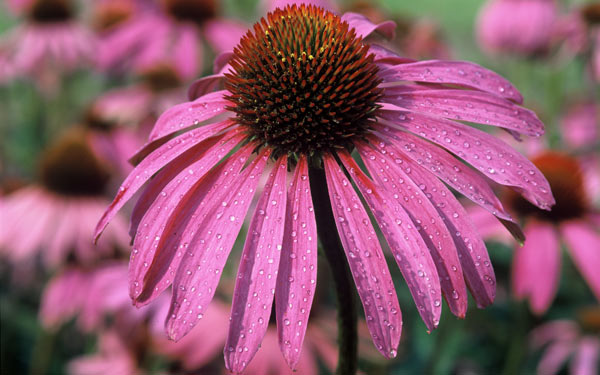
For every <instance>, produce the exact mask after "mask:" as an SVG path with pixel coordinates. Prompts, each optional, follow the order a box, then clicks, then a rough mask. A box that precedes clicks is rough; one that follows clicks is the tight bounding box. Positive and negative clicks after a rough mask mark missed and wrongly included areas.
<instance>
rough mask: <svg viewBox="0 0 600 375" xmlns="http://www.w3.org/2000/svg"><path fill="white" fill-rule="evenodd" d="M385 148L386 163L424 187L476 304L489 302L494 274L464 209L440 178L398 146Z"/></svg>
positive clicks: (456, 295)
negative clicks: (452, 240)
mask: <svg viewBox="0 0 600 375" xmlns="http://www.w3.org/2000/svg"><path fill="white" fill-rule="evenodd" d="M386 149H387V150H386V152H385V153H383V152H382V153H381V155H383V156H384V157H386V158H387V164H388V165H393V164H396V165H398V166H399V168H404V171H405V173H407V175H408V178H409V179H411V180H412V181H414V183H415V184H416V185H417V186H424V187H425V196H426V197H427V198H428V199H429V200H430V201H431V203H432V204H433V205H434V206H435V207H436V209H437V210H438V212H439V214H440V216H441V217H442V218H443V219H444V222H445V224H446V226H447V227H448V230H449V232H450V234H451V235H452V238H453V239H454V243H455V245H456V248H457V250H458V253H459V260H460V263H461V265H462V271H463V273H464V276H465V279H466V281H467V286H468V287H469V289H470V290H471V293H472V294H473V297H475V301H476V302H477V306H478V307H480V308H483V307H485V306H487V305H489V304H491V303H492V302H493V301H494V298H495V296H496V277H495V275H494V270H493V268H492V267H491V262H490V258H489V255H488V253H487V249H486V248H485V244H484V243H483V241H482V239H481V237H480V236H479V235H478V233H477V231H476V229H475V226H474V225H473V223H472V222H471V220H470V219H469V216H468V215H467V213H466V212H465V210H464V208H463V207H462V206H461V205H460V203H459V202H458V201H457V200H456V199H455V198H454V197H453V194H452V192H451V191H450V190H449V189H448V188H447V187H446V186H445V185H444V184H443V183H442V182H441V181H439V180H438V179H437V178H436V177H435V176H433V175H432V174H430V173H429V172H428V171H426V170H423V169H422V168H421V167H420V166H419V165H418V163H417V162H415V161H413V160H412V159H410V158H409V157H408V156H407V155H406V154H404V153H403V152H402V149H401V148H397V147H394V146H391V147H390V146H386ZM409 171H410V173H409ZM490 216H491V215H490ZM492 217H493V216H492ZM482 265H483V267H482ZM450 268H451V269H452V267H450ZM452 270H453V269H452ZM453 271H454V270H453ZM450 295H451V297H452V299H459V298H461V297H460V295H459V294H458V293H452V292H451V293H450ZM446 298H448V295H446Z"/></svg>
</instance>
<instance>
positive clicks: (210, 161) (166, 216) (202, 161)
mask: <svg viewBox="0 0 600 375" xmlns="http://www.w3.org/2000/svg"><path fill="white" fill-rule="evenodd" d="M238 142H239V138H238V137H233V139H231V138H229V139H226V140H224V139H223V137H218V139H215V140H212V139H209V140H206V141H205V142H203V144H205V147H206V149H205V150H206V151H205V153H204V154H202V155H200V156H199V158H198V159H197V160H196V161H192V160H188V161H187V164H186V165H185V166H184V167H183V168H180V169H172V170H171V168H168V170H170V171H172V172H170V173H169V174H168V175H167V176H168V177H171V178H170V179H169V180H168V183H166V184H165V185H163V186H160V185H162V184H160V185H158V187H159V188H160V190H158V189H155V187H154V186H149V187H148V189H149V188H153V189H152V190H153V193H154V191H156V193H157V195H156V196H155V197H154V199H153V200H151V201H150V202H149V203H144V205H147V206H148V208H147V209H146V210H145V213H144V215H143V218H142V219H141V221H140V225H139V229H137V231H136V235H135V240H134V242H133V250H132V253H131V259H130V262H129V274H130V276H129V277H130V288H131V289H130V294H131V297H132V298H133V300H134V301H135V303H136V304H137V305H143V304H145V303H148V302H149V301H151V300H153V299H154V298H155V297H156V296H157V295H158V294H160V293H162V291H163V290H164V288H166V287H167V286H168V285H169V282H168V281H167V280H173V275H172V274H171V273H174V272H175V270H177V267H178V265H179V262H180V261H181V256H179V257H175V253H176V252H177V251H179V252H182V251H184V250H183V249H180V248H179V246H178V245H179V244H178V240H179V239H180V238H181V237H182V236H185V232H184V231H183V230H182V228H181V226H182V225H184V223H186V222H187V219H189V218H190V216H189V215H188V214H187V212H189V211H188V210H190V209H192V208H193V207H195V205H194V204H192V203H191V202H190V200H194V201H197V200H198V199H199V198H200V197H202V196H203V194H202V193H201V191H206V190H207V189H206V188H205V189H200V188H198V184H204V185H205V186H206V185H208V184H207V180H212V179H211V178H208V179H207V180H202V179H203V178H204V176H206V174H207V173H208V172H209V171H210V170H211V168H212V167H213V166H215V165H216V164H217V163H218V162H219V161H220V160H221V159H222V158H223V157H224V156H225V155H227V154H228V153H229V152H230V151H231V150H232V149H233V148H234V147H235V146H236V145H237V143H238ZM164 173H166V169H165V170H164V171H163V172H161V173H160V174H159V176H157V177H162V175H163V174H164ZM161 180H162V179H161ZM161 180H159V181H161ZM201 180H202V182H200V181H201ZM161 182H162V181H161ZM206 187H208V186H206ZM144 193H145V192H144ZM143 198H149V197H146V196H145V194H143V195H142V197H140V200H141V199H143ZM136 208H138V206H136ZM138 212H139V211H138ZM190 231H192V232H193V229H191V228H190ZM167 265H168V270H170V271H171V273H169V272H167V271H166V270H165V268H167V267H166V266H167ZM140 286H141V287H140Z"/></svg>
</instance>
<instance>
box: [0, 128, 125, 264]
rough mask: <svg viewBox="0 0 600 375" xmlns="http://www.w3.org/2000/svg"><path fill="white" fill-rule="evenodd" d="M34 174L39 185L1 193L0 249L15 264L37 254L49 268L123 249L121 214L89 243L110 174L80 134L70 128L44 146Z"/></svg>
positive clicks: (86, 260)
mask: <svg viewBox="0 0 600 375" xmlns="http://www.w3.org/2000/svg"><path fill="white" fill-rule="evenodd" d="M39 174H40V179H39V180H40V181H39V183H37V184H32V185H30V186H28V187H23V188H21V189H19V190H17V191H15V192H13V193H11V194H9V195H7V196H5V197H2V214H1V216H0V221H1V225H0V252H2V253H3V254H4V255H5V256H7V257H8V258H9V259H10V260H11V261H13V262H16V263H20V262H21V261H27V260H31V259H34V258H35V256H36V255H37V254H41V256H42V258H43V262H44V265H45V266H46V267H48V268H54V267H57V266H59V265H62V264H65V263H67V262H68V261H71V260H77V261H78V262H79V263H80V264H85V265H89V264H91V263H93V262H95V261H96V260H97V259H99V258H101V257H102V256H110V255H113V254H114V251H115V249H120V250H124V249H126V248H127V247H128V244H129V241H128V238H127V225H126V223H125V221H124V220H123V218H122V217H117V221H116V223H115V224H116V225H115V226H114V227H112V228H110V233H109V235H108V236H107V238H105V239H103V240H102V242H101V243H99V246H97V247H94V246H93V244H92V243H91V242H90V241H89V237H90V236H91V235H92V234H93V232H94V226H95V223H96V220H97V218H98V215H100V214H101V213H102V212H103V210H104V209H105V207H106V203H107V201H106V198H104V196H103V193H104V188H105V186H106V184H107V182H108V179H109V177H110V174H109V171H108V168H107V165H106V164H104V163H103V162H102V161H101V160H100V158H99V157H98V156H97V154H95V153H94V151H93V148H92V145H91V144H90V142H89V141H88V139H86V136H85V135H84V133H83V132H81V131H74V132H70V133H68V134H67V135H65V136H63V137H61V138H60V139H59V140H58V141H57V142H56V144H54V145H52V146H51V147H49V148H48V150H46V152H45V153H44V154H43V155H42V158H41V161H40V172H39Z"/></svg>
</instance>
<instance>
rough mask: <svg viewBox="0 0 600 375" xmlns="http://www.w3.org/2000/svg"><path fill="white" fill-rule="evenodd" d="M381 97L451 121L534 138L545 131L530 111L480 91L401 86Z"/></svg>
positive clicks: (413, 109) (389, 90)
mask: <svg viewBox="0 0 600 375" xmlns="http://www.w3.org/2000/svg"><path fill="white" fill-rule="evenodd" d="M384 100H385V101H387V102H389V103H392V104H395V105H397V106H400V107H402V108H406V109H408V110H411V111H416V112H426V113H427V114H429V115H433V116H439V117H444V118H448V119H451V120H461V121H470V122H476V123H480V124H485V125H493V126H501V127H504V128H506V129H511V130H515V131H517V132H519V133H523V134H527V135H530V136H534V137H539V136H540V135H542V134H543V133H544V124H542V122H541V121H540V120H539V119H538V118H537V116H536V115H535V113H534V112H533V111H530V110H528V109H526V108H522V107H519V106H518V105H516V104H514V103H513V102H511V101H508V100H506V99H503V98H500V97H498V96H496V95H492V94H489V93H487V92H483V91H473V90H455V89H441V90H440V89H430V88H428V87H426V86H417V85H410V86H409V85H403V86H399V87H398V88H389V89H386V91H385V97H384Z"/></svg>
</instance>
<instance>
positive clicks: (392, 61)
mask: <svg viewBox="0 0 600 375" xmlns="http://www.w3.org/2000/svg"><path fill="white" fill-rule="evenodd" d="M369 52H370V53H373V54H374V55H375V60H374V62H375V63H376V64H377V65H379V66H380V67H381V68H386V69H387V68H388V67H389V66H391V65H397V64H405V63H412V62H415V61H417V60H415V59H410V58H408V57H402V56H400V55H398V54H397V53H396V52H394V51H392V50H391V49H387V48H385V47H383V46H380V45H379V44H376V43H371V44H370V45H369Z"/></svg>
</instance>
